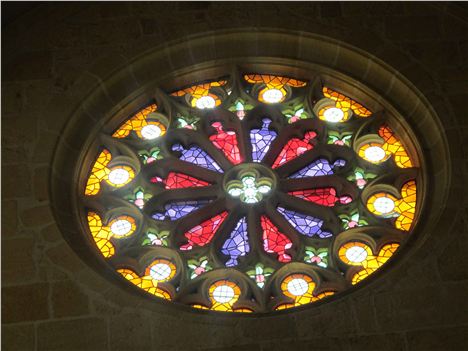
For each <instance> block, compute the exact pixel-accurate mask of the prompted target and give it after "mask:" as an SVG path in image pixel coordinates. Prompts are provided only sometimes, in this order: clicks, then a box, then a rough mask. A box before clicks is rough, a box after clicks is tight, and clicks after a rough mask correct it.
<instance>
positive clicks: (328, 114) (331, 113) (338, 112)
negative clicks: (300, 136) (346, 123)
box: [323, 107, 344, 122]
mask: <svg viewBox="0 0 468 351" xmlns="http://www.w3.org/2000/svg"><path fill="white" fill-rule="evenodd" d="M323 116H324V117H325V120H327V121H328V122H339V121H341V120H342V119H343V117H344V112H343V110H342V109H340V108H337V107H330V108H327V109H326V110H325V111H324V112H323Z"/></svg>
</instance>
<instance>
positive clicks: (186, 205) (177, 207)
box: [151, 200, 210, 221]
mask: <svg viewBox="0 0 468 351" xmlns="http://www.w3.org/2000/svg"><path fill="white" fill-rule="evenodd" d="M208 202H210V201H209V200H202V201H180V202H173V203H170V204H166V205H165V206H164V212H154V213H153V214H152V215H151V217H153V218H154V219H156V220H158V221H163V220H165V219H170V220H171V221H174V220H176V219H179V218H181V217H183V216H186V215H188V214H189V213H190V212H193V211H195V210H198V209H199V208H201V207H203V206H205V205H206V204H207V203H208Z"/></svg>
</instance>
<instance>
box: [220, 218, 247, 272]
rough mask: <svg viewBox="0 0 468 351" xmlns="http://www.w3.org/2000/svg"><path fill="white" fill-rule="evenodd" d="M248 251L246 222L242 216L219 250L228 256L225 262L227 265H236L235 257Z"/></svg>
mask: <svg viewBox="0 0 468 351" xmlns="http://www.w3.org/2000/svg"><path fill="white" fill-rule="evenodd" d="M249 251H250V246H249V242H248V238H247V222H246V220H245V217H243V218H242V219H241V220H240V221H239V222H238V223H237V225H236V228H235V229H234V230H233V231H232V233H231V235H230V236H229V239H227V240H226V241H225V242H224V245H223V248H222V250H221V252H222V253H223V254H225V255H226V256H229V260H228V261H227V262H226V266H227V267H233V266H237V264H238V262H237V259H238V258H239V257H240V256H245V255H246V254H247V253H248V252H249Z"/></svg>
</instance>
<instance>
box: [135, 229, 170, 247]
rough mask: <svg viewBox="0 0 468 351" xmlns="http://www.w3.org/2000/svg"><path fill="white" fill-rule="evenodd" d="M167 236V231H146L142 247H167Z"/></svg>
mask: <svg viewBox="0 0 468 351" xmlns="http://www.w3.org/2000/svg"><path fill="white" fill-rule="evenodd" d="M168 236H169V231H167V230H161V231H154V232H153V231H148V233H146V236H145V237H144V238H143V241H142V243H141V245H142V246H146V245H153V246H168V241H167V238H168Z"/></svg>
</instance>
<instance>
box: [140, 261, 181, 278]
mask: <svg viewBox="0 0 468 351" xmlns="http://www.w3.org/2000/svg"><path fill="white" fill-rule="evenodd" d="M176 272H177V270H176V267H175V265H174V264H173V263H172V262H171V261H168V260H164V259H156V260H154V261H153V262H151V263H150V264H149V265H148V267H146V270H145V276H149V277H152V278H153V280H156V281H158V282H167V281H169V280H171V279H172V278H174V276H175V274H176ZM152 273H153V274H152ZM155 276H157V277H158V278H155Z"/></svg>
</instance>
